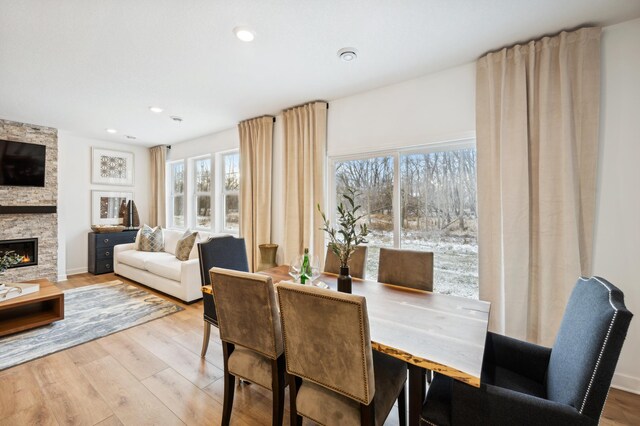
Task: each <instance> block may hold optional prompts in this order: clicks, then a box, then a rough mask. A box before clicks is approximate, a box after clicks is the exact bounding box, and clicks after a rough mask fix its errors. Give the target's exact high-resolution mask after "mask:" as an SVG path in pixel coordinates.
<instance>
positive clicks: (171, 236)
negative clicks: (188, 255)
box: [163, 229, 191, 255]
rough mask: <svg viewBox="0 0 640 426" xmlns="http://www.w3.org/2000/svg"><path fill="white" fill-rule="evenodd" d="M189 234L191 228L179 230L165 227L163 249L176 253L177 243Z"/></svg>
mask: <svg viewBox="0 0 640 426" xmlns="http://www.w3.org/2000/svg"><path fill="white" fill-rule="evenodd" d="M187 235H191V231H190V230H189V229H187V230H186V231H179V230H175V229H165V230H164V249H163V251H165V252H167V253H171V254H173V255H175V254H176V245H177V244H178V241H180V239H181V238H184V237H185V236H187Z"/></svg>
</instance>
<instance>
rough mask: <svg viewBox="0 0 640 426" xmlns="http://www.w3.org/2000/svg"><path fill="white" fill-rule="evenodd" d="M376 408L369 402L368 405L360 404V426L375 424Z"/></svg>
mask: <svg viewBox="0 0 640 426" xmlns="http://www.w3.org/2000/svg"><path fill="white" fill-rule="evenodd" d="M375 408H376V406H375V404H374V403H373V401H371V402H370V403H369V405H364V404H362V403H360V424H361V425H366V426H374V425H375V424H376V410H375Z"/></svg>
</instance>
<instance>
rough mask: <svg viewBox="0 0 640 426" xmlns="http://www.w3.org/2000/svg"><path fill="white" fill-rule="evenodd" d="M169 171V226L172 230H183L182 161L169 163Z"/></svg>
mask: <svg viewBox="0 0 640 426" xmlns="http://www.w3.org/2000/svg"><path fill="white" fill-rule="evenodd" d="M169 170H170V173H169V176H170V177H171V182H170V185H171V186H170V194H169V226H170V227H173V228H184V227H185V216H184V161H177V162H174V163H169Z"/></svg>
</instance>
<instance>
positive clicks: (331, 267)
mask: <svg viewBox="0 0 640 426" xmlns="http://www.w3.org/2000/svg"><path fill="white" fill-rule="evenodd" d="M324 272H328V273H330V274H336V275H338V274H339V273H340V259H338V256H336V254H335V253H334V252H333V251H332V250H331V249H330V248H328V247H327V255H326V257H325V259H324ZM366 272H367V246H357V247H356V251H355V252H353V255H352V256H351V262H350V263H349V274H350V275H351V276H352V277H354V278H364V275H365V273H366Z"/></svg>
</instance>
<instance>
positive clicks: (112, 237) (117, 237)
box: [95, 232, 136, 249]
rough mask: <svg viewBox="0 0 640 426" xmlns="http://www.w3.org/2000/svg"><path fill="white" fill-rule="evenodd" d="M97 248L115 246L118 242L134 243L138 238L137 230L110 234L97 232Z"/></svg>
mask: <svg viewBox="0 0 640 426" xmlns="http://www.w3.org/2000/svg"><path fill="white" fill-rule="evenodd" d="M95 238H96V248H98V249H100V248H107V247H113V246H115V245H118V244H127V243H132V242H134V241H135V240H136V233H135V232H123V233H117V234H116V233H110V234H103V235H100V234H97V235H96V237H95Z"/></svg>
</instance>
